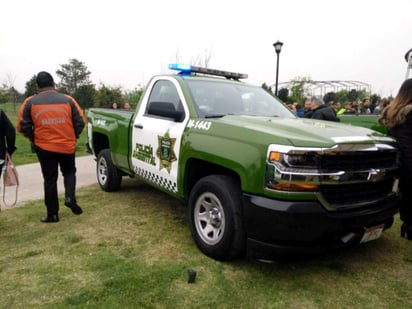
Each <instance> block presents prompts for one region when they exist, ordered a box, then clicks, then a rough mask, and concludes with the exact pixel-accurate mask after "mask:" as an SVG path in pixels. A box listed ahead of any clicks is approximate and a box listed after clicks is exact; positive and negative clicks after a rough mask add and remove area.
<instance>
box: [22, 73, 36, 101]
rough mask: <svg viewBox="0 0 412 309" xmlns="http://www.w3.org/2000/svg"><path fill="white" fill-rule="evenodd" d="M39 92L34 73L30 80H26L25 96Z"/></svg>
mask: <svg viewBox="0 0 412 309" xmlns="http://www.w3.org/2000/svg"><path fill="white" fill-rule="evenodd" d="M36 93H37V86H36V75H33V76H32V78H30V80H29V81H27V82H26V86H25V91H24V96H25V97H26V98H27V97H29V96H32V95H34V94H36Z"/></svg>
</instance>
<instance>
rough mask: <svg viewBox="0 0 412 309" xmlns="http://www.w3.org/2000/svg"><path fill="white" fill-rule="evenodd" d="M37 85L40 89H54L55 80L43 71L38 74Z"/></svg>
mask: <svg viewBox="0 0 412 309" xmlns="http://www.w3.org/2000/svg"><path fill="white" fill-rule="evenodd" d="M36 84H37V86H38V87H39V88H45V87H53V86H54V80H53V77H52V76H51V74H50V73H48V72H46V71H41V72H39V73H38V74H37V77H36Z"/></svg>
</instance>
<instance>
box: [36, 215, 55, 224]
mask: <svg viewBox="0 0 412 309" xmlns="http://www.w3.org/2000/svg"><path fill="white" fill-rule="evenodd" d="M40 221H41V222H43V223H56V222H59V216H58V215H47V217H43V218H41V219H40Z"/></svg>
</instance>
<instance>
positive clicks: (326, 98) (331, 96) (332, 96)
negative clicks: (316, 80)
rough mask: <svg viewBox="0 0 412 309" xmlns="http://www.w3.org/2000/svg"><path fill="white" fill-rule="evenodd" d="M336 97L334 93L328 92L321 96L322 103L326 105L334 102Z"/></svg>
mask: <svg viewBox="0 0 412 309" xmlns="http://www.w3.org/2000/svg"><path fill="white" fill-rule="evenodd" d="M336 99H337V96H336V93H335V92H328V93H326V94H325V95H324V96H323V101H324V102H325V103H326V104H328V103H329V102H331V101H333V102H336Z"/></svg>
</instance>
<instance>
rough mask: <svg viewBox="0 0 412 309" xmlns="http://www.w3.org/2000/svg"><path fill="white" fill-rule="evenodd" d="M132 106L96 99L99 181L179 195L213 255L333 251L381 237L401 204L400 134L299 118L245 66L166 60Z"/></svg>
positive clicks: (196, 234)
mask: <svg viewBox="0 0 412 309" xmlns="http://www.w3.org/2000/svg"><path fill="white" fill-rule="evenodd" d="M169 68H170V69H172V70H177V73H176V74H174V73H171V74H167V75H159V76H154V77H153V78H152V79H151V80H150V82H149V83H148V85H147V87H146V89H145V92H144V93H143V95H142V98H141V100H140V102H139V104H138V106H137V107H136V110H135V111H134V112H128V111H120V110H111V109H102V108H92V109H90V110H89V112H88V116H87V117H88V147H89V150H90V152H91V153H93V154H94V155H95V156H96V158H97V159H96V162H97V164H96V173H97V179H98V182H99V184H100V187H101V188H102V189H103V190H105V191H114V190H118V189H119V188H120V186H121V182H122V177H123V176H129V177H136V178H137V179H140V180H143V181H144V182H145V183H148V184H150V185H152V186H154V187H156V188H158V189H159V190H162V191H164V192H166V193H168V194H169V195H170V196H171V197H173V198H177V199H179V200H181V201H182V202H183V203H184V204H186V205H187V209H188V222H189V226H190V229H191V233H192V236H193V239H194V241H195V243H196V245H197V246H198V248H199V249H200V250H201V251H202V252H203V253H204V254H206V255H207V256H209V257H211V258H214V259H216V260H222V261H223V260H231V259H234V258H236V257H239V256H242V255H244V254H248V256H250V257H253V258H257V259H270V258H273V257H274V256H276V255H278V254H283V253H287V254H300V253H310V252H318V251H320V250H330V249H332V248H337V247H343V246H350V245H355V244H359V243H363V242H366V241H371V240H374V239H377V238H379V237H380V236H381V234H382V232H383V231H384V230H385V229H387V228H389V227H390V226H391V225H392V224H393V220H394V219H393V218H394V215H395V214H396V213H397V211H398V195H397V179H396V173H397V171H398V164H397V156H398V149H397V144H396V142H395V141H394V140H393V139H391V138H390V137H388V136H386V135H384V134H381V133H379V132H377V131H374V130H370V129H367V128H363V127H358V126H354V125H347V124H342V123H335V122H326V121H319V120H312V119H301V118H297V117H296V116H295V115H294V114H293V113H292V112H291V111H289V110H288V109H287V108H286V107H285V106H284V104H282V103H281V102H280V101H279V100H278V99H277V98H275V97H273V96H272V95H270V94H269V93H268V92H266V91H265V90H263V89H262V88H261V87H258V86H253V85H250V84H247V83H245V82H243V81H241V79H243V78H245V77H247V76H246V75H245V74H239V73H234V72H227V71H221V70H214V69H208V68H202V67H194V66H181V65H171V66H169Z"/></svg>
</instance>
